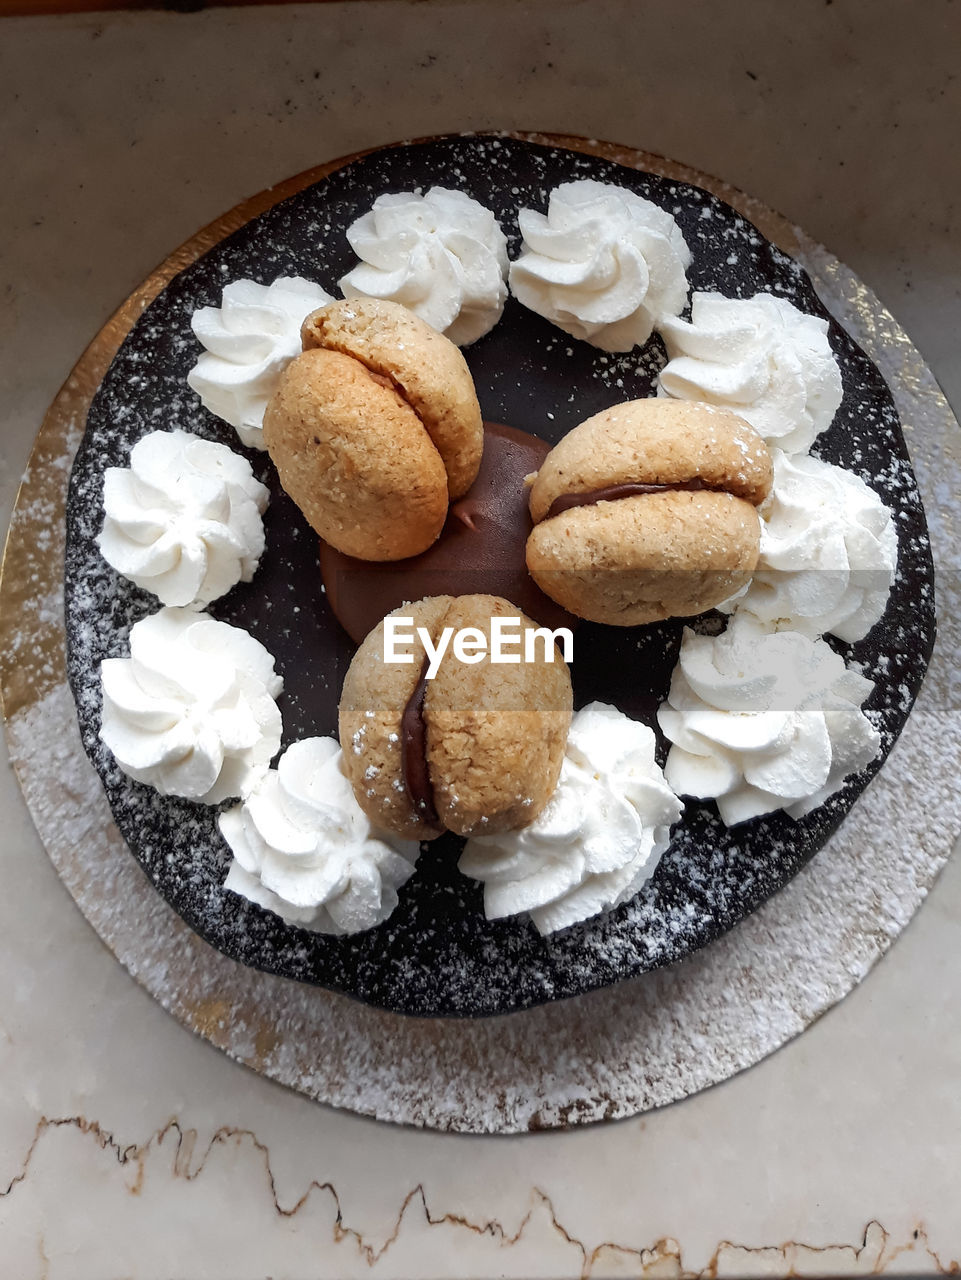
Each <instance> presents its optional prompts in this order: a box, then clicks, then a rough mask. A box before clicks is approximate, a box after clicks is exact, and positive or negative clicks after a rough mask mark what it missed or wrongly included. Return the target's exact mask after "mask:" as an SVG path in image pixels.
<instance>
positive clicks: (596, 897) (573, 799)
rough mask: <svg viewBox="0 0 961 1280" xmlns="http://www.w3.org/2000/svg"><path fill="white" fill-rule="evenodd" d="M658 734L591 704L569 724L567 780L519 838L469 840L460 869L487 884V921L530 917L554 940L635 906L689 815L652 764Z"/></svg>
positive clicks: (513, 834) (563, 775)
mask: <svg viewBox="0 0 961 1280" xmlns="http://www.w3.org/2000/svg"><path fill="white" fill-rule="evenodd" d="M654 745H655V744H654V734H653V732H652V731H651V730H650V729H649V728H648V727H647V725H644V724H639V723H638V722H637V721H636V720H632V719H630V718H629V717H628V716H625V715H623V714H622V713H621V712H620V711H618V710H617V709H616V708H615V707H611V706H608V705H606V704H605V703H602V702H592V703H590V705H588V706H586V707H584V708H583V710H581V711H578V712H577V714H576V715H575V716H574V719H573V722H572V724H571V730H570V735H569V737H568V741H567V751H566V754H565V757H564V762H563V765H562V766H561V776H560V781H559V782H558V785H557V790H556V791H555V792H554V795H553V797H552V798H551V799H550V800H549V801H548V804H547V807H546V809H544V811H543V812H542V813H541V815H540V816H539V817H538V818H537V819H536V820H535V821H534V822H532V823H531V825H530V826H528V827H524V828H523V829H522V830H520V831H509V832H505V833H504V834H502V835H495V836H475V837H474V838H472V839H470V840H468V842H467V844H466V846H465V848H464V852H463V854H462V855H461V858H460V861H459V863H458V868H459V870H460V871H461V872H462V873H463V874H464V875H465V876H469V877H470V878H471V879H473V880H480V881H482V882H483V885H484V910H485V913H486V915H487V918H488V919H489V920H495V919H499V918H501V917H502V916H512V915H518V914H520V913H521V912H529V913H530V917H531V920H532V921H533V922H534V925H535V926H536V928H537V930H538V932H539V933H542V934H548V933H554V932H555V931H556V930H558V929H566V928H567V927H568V926H569V925H572V924H576V923H577V922H578V921H579V920H586V919H588V918H589V917H591V916H595V915H597V914H598V913H600V912H602V911H609V910H611V909H612V908H613V907H616V906H619V905H620V904H621V903H622V902H626V901H627V900H628V898H632V897H633V896H634V895H635V894H636V893H637V892H638V891H639V890H640V888H641V886H642V885H643V884H644V883H645V881H647V880H648V879H650V877H651V876H652V875H653V874H654V871H655V869H656V867H657V864H658V862H659V861H660V859H661V855H662V854H663V853H664V851H665V849H666V848H667V846H668V844H669V843H670V831H671V826H672V825H673V823H675V822H676V821H677V820H678V818H679V817H680V816H681V810H682V806H681V803H680V801H679V800H678V798H677V796H676V795H675V794H674V792H673V791H672V790H671V788H670V787H669V786H668V785H667V783H666V782H665V780H664V775H663V774H662V773H661V770H660V769H659V768H658V766H657V763H656V761H655V759H654Z"/></svg>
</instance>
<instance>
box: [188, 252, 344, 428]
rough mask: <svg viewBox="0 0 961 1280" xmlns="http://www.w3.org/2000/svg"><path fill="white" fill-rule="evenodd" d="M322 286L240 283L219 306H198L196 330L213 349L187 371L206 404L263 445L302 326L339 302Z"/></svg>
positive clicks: (284, 279) (290, 280)
mask: <svg viewBox="0 0 961 1280" xmlns="http://www.w3.org/2000/svg"><path fill="white" fill-rule="evenodd" d="M332 301H333V299H332V298H331V296H330V294H329V293H326V292H325V291H324V290H323V289H322V288H321V287H320V285H319V284H314V283H313V281H311V280H304V279H302V278H301V277H300V276H281V277H280V278H279V279H277V280H275V281H274V282H273V284H270V285H263V284H256V283H255V282H254V281H253V280H233V281H231V283H230V284H228V285H225V286H224V291H223V297H222V300H221V304H220V306H219V307H201V308H200V309H199V310H197V311H195V312H194V314H193V318H192V319H191V321H190V327H191V328H192V329H193V331H194V334H195V336H196V337H197V338H198V339H199V340H200V342H201V343H202V344H203V346H204V347H205V348H206V350H205V351H204V353H203V355H202V356H201V357H200V359H199V360H198V361H197V363H196V364H195V365H194V367H193V368H192V369H191V370H190V372H189V373H188V374H187V382H188V384H189V386H190V387H191V389H192V390H193V391H196V393H197V395H199V396H200V399H201V402H202V404H203V406H204V408H205V409H209V410H210V412H211V413H213V414H216V416H217V417H218V418H223V420H224V422H229V423H230V425H231V426H232V427H235V428H236V431H237V434H238V435H239V436H240V439H241V440H242V441H243V443H244V444H245V445H247V446H248V447H249V448H251V449H263V447H264V443H263V422H264V410H265V409H266V407H267V401H268V400H269V399H270V397H271V396H272V395H273V394H274V391H275V390H276V388H277V383H278V381H279V379H280V375H281V374H282V373H283V371H284V370H285V369H286V368H287V366H288V364H290V362H291V360H293V358H294V356H296V355H299V353H300V349H301V348H300V326H301V325H302V324H303V322H304V321H305V320H306V319H307V317H308V316H309V315H310V313H311V311H316V310H317V308H318V307H322V306H325V305H326V303H328V302H332Z"/></svg>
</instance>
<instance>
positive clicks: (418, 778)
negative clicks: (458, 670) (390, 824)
mask: <svg viewBox="0 0 961 1280" xmlns="http://www.w3.org/2000/svg"><path fill="white" fill-rule="evenodd" d="M429 666H430V658H429V657H428V656H427V655H426V654H425V655H424V661H423V662H422V663H421V668H420V676H419V677H418V680H417V683H416V684H415V685H414V688H413V690H412V692H411V695H410V697H409V698H408V699H407V705H406V706H405V707H404V714H403V715H402V716H401V718H400V749H401V767H402V770H403V777H404V788H405V790H406V791H407V795H408V797H409V799H410V802H411V804H412V805H413V808H414V812H415V813H416V814H417V816H418V818H421V819H423V821H424V822H426V823H427V825H428V826H430V827H435V828H438V829H439V828H440V827H441V822H440V819H439V818H438V816H437V809H436V806H435V805H434V786H433V783H432V782H431V780H430V767H429V766H428V764H427V721H426V720H425V719H424V697H425V695H426V693H427V668H428V667H429Z"/></svg>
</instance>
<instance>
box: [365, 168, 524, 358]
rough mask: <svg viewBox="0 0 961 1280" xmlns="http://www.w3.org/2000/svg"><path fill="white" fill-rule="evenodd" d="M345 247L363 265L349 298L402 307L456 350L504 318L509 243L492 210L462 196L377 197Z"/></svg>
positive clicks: (442, 191) (440, 190)
mask: <svg viewBox="0 0 961 1280" xmlns="http://www.w3.org/2000/svg"><path fill="white" fill-rule="evenodd" d="M347 239H348V241H349V242H350V245H351V248H352V249H353V250H354V252H355V253H356V254H357V256H358V258H360V260H361V261H360V262H359V263H358V265H357V266H356V267H354V268H353V269H352V270H351V271H348V272H347V274H346V275H345V276H344V277H343V278H342V279H341V281H340V287H341V290H342V291H343V294H344V297H345V298H356V297H369V298H383V299H386V300H388V301H390V302H397V303H400V304H401V305H402V306H405V307H407V308H408V309H409V310H411V311H413V312H415V313H416V314H417V315H418V316H420V318H421V319H422V320H424V321H426V322H427V324H429V325H431V326H432V327H433V328H435V329H437V330H438V332H440V333H443V334H444V335H445V336H446V337H448V338H449V339H450V340H451V342H455V343H457V344H458V346H466V345H467V344H468V343H471V342H476V341H477V339H478V338H481V337H483V335H484V334H485V333H487V332H489V330H491V329H492V328H493V327H494V325H495V324H496V323H497V321H498V320H499V319H500V318H501V313H502V312H503V310H504V302H505V300H506V298H507V285H506V284H505V279H506V276H507V238H506V237H505V235H504V233H503V231H502V230H501V228H500V225H499V224H498V222H497V219H496V218H495V217H494V215H493V213H492V212H491V211H490V209H486V208H485V207H484V206H483V205H482V204H479V203H478V201H476V200H474V199H473V198H472V197H471V196H468V195H466V194H465V193H464V192H463V191H450V190H448V189H446V188H445V187H431V188H430V189H429V190H428V191H427V192H426V194H421V193H420V192H417V191H403V192H392V193H387V194H385V195H381V196H378V197H377V199H376V200H375V201H374V204H373V207H372V208H371V209H370V211H369V212H368V213H365V214H363V215H362V216H361V217H360V218H358V219H357V220H356V221H355V222H353V223H352V224H351V225H350V226H349V227H348V228H347Z"/></svg>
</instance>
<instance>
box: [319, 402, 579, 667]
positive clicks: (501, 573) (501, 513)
mask: <svg viewBox="0 0 961 1280" xmlns="http://www.w3.org/2000/svg"><path fill="white" fill-rule="evenodd" d="M550 450H551V446H550V445H549V444H548V443H547V442H546V441H544V440H539V439H538V438H537V436H533V435H531V434H530V433H529V432H527V431H519V430H518V429H517V428H515V427H505V426H501V425H500V424H498V423H493V422H487V423H485V424H484V454H483V457H482V458H481V465H480V471H479V472H478V474H477V479H476V480H475V481H474V483H473V484H472V485H471V487H470V489H469V490H468V492H467V493H466V494H465V495H464V497H463V498H459V499H457V501H456V502H454V503H452V504H451V508H450V511H449V513H448V515H447V520H446V522H445V524H444V528H443V530H442V531H441V535H440V537H439V538H438V539H437V541H436V542H435V543H434V545H433V546H432V547H429V548H428V549H427V550H426V551H424V552H422V553H421V555H419V556H410V557H409V558H408V559H406V560H384V561H379V562H375V561H370V560H356V559H354V557H353V556H345V555H344V554H343V552H341V551H337V550H335V549H334V548H333V547H331V546H328V545H327V543H325V542H322V543H321V544H320V571H321V575H322V576H323V579H324V587H325V588H326V591H327V600H328V602H329V604H330V607H331V609H332V610H333V611H334V613H335V615H336V616H337V618H338V619H339V621H340V623H341V625H342V626H343V627H344V629H345V630H346V631H347V633H348V635H349V636H350V637H351V638H352V639H353V640H355V641H356V642H357V643H358V644H360V642H361V640H363V638H364V636H366V635H367V633H368V632H369V631H370V630H371V629H372V628H373V627H376V626H377V624H378V622H380V620H381V618H383V617H385V616H386V615H387V614H388V613H390V612H391V610H393V609H397V608H399V607H400V605H402V604H408V603H409V602H410V601H412V600H422V599H424V597H425V596H447V595H451V596H465V595H476V594H481V595H491V596H501V597H502V598H503V599H505V600H509V601H510V602H511V604H515V605H517V607H518V609H521V610H522V611H523V612H524V613H526V614H527V616H528V617H529V618H533V619H534V621H535V622H537V623H540V624H541V626H546V627H551V628H552V629H553V628H555V627H574V626H576V625H577V622H578V619H576V618H574V617H573V616H572V615H571V614H569V613H568V612H567V610H566V609H562V608H561V606H560V605H559V604H555V603H554V601H553V600H551V599H550V597H549V596H546V595H545V594H544V593H543V591H541V589H540V588H539V587H538V586H537V584H536V583H535V582H534V580H533V578H532V577H531V576H530V574H529V573H528V572H527V565H526V563H525V560H524V548H525V544H526V542H527V536H528V534H529V533H530V531H531V528H532V527H533V526H532V522H531V517H530V512H529V511H528V507H527V494H528V489H527V486H526V485H525V483H524V479H525V477H526V476H528V475H530V474H531V473H532V472H535V471H537V470H538V469H539V467H540V465H541V463H542V462H543V461H544V459H545V458H546V457H547V455H548V453H550Z"/></svg>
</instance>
